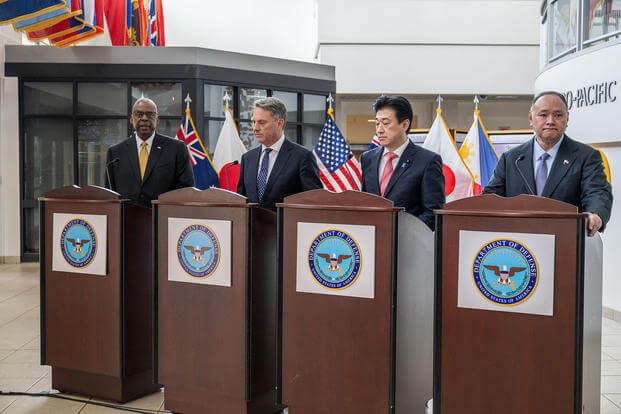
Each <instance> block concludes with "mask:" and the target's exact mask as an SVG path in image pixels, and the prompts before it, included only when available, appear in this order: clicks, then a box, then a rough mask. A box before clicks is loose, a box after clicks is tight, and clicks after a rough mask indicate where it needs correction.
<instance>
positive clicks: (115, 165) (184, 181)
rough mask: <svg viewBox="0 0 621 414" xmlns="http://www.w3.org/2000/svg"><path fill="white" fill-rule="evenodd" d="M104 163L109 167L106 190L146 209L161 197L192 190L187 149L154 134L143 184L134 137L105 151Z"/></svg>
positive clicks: (181, 143)
mask: <svg viewBox="0 0 621 414" xmlns="http://www.w3.org/2000/svg"><path fill="white" fill-rule="evenodd" d="M114 160H118V161H114ZM106 163H111V164H110V165H109V167H108V171H109V174H110V182H108V178H107V177H106V187H108V188H109V189H111V190H113V191H116V192H117V193H119V194H121V196H123V198H128V199H130V200H131V201H132V202H134V203H136V204H140V205H143V206H145V207H151V200H154V199H157V197H158V196H159V195H160V194H162V193H165V192H167V191H171V190H176V189H178V188H183V187H193V186H194V173H193V172H192V167H191V166H190V157H189V155H188V150H187V147H186V146H185V144H184V143H183V142H181V141H179V140H176V139H173V138H169V137H167V136H165V135H160V134H157V133H156V134H155V137H154V138H153V144H152V146H151V151H149V160H148V161H147V168H146V169H145V172H144V180H141V179H140V168H139V166H138V148H137V146H136V138H135V137H134V136H133V135H132V136H131V137H130V138H129V139H126V140H125V141H123V142H121V143H120V144H116V145H114V146H112V147H110V148H109V149H108V156H107V160H106Z"/></svg>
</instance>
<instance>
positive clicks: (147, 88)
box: [132, 82, 184, 116]
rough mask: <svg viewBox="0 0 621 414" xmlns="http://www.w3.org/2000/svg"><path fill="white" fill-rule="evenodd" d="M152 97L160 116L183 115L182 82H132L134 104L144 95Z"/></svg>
mask: <svg viewBox="0 0 621 414" xmlns="http://www.w3.org/2000/svg"><path fill="white" fill-rule="evenodd" d="M143 95H144V97H145V98H149V99H152V100H153V102H155V105H157V112H158V114H159V115H160V116H163V115H164V116H165V115H168V116H181V115H182V113H183V108H184V106H183V99H182V97H181V84H180V83H157V82H153V83H134V84H132V105H133V104H134V103H135V102H136V101H137V100H138V98H140V97H141V96H143Z"/></svg>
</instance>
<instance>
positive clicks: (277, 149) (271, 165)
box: [257, 134, 285, 183]
mask: <svg viewBox="0 0 621 414" xmlns="http://www.w3.org/2000/svg"><path fill="white" fill-rule="evenodd" d="M283 142H285V134H283V135H282V136H281V137H280V138H279V139H278V141H276V142H274V143H273V144H272V146H271V147H266V146H265V145H263V144H261V155H260V156H259V168H258V169H257V178H258V177H259V172H260V171H261V163H262V162H263V157H264V156H265V149H266V148H271V150H272V151H271V152H270V153H269V157H270V161H269V164H268V167H267V177H266V178H265V182H266V183H267V181H268V180H269V179H270V174H271V173H272V169H273V168H274V164H275V163H276V158H277V157H278V153H279V152H280V148H281V147H282V144H283Z"/></svg>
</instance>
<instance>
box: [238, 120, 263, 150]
mask: <svg viewBox="0 0 621 414" xmlns="http://www.w3.org/2000/svg"><path fill="white" fill-rule="evenodd" d="M237 127H238V129H239V138H240V139H241V140H242V142H243V143H244V145H245V146H246V148H247V149H251V148H253V147H255V146H257V145H258V143H257V140H256V139H255V137H254V134H253V133H252V123H250V122H239V123H238V124H237Z"/></svg>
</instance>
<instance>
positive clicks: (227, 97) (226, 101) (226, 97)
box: [222, 91, 231, 110]
mask: <svg viewBox="0 0 621 414" xmlns="http://www.w3.org/2000/svg"><path fill="white" fill-rule="evenodd" d="M222 100H223V101H224V110H227V109H229V107H230V102H231V96H230V95H229V91H224V96H223V97H222Z"/></svg>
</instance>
